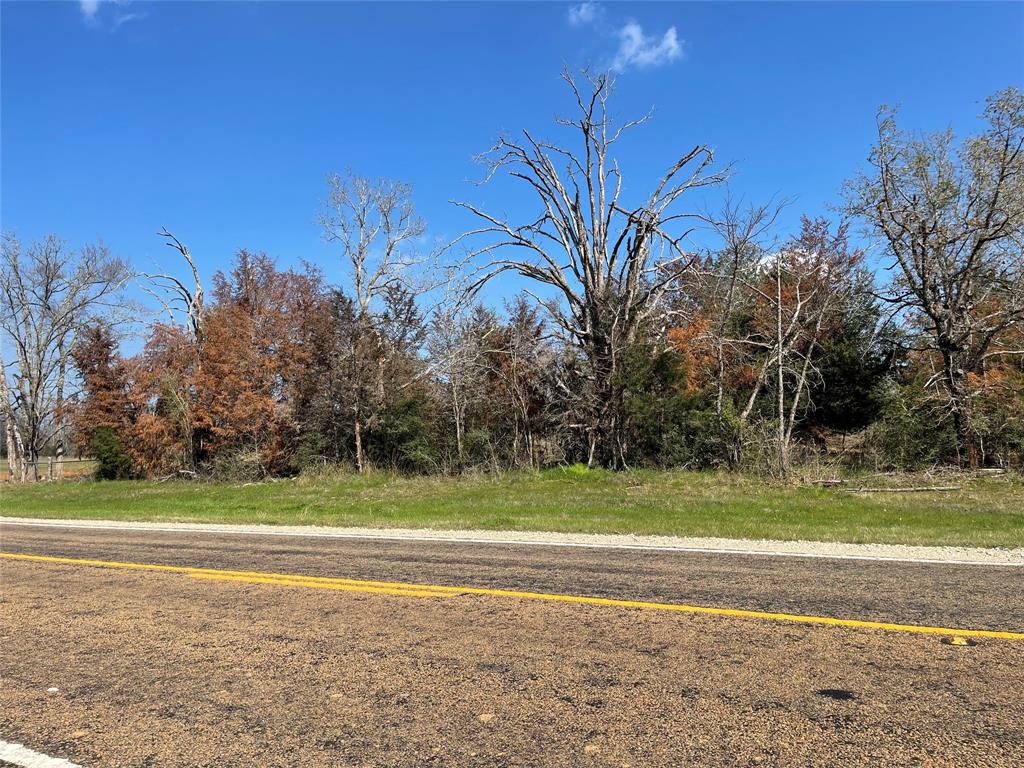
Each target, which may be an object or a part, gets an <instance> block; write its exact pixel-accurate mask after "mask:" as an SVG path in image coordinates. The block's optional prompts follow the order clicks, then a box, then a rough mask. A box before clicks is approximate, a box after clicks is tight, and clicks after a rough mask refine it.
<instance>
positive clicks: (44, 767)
mask: <svg viewBox="0 0 1024 768" xmlns="http://www.w3.org/2000/svg"><path fill="white" fill-rule="evenodd" d="M0 760H4V761H5V762H8V763H14V764H15V765H20V766H22V767H23V768H82V766H80V765H78V764H77V763H72V762H71V761H70V760H65V759H64V758H62V757H50V756H49V755H44V754H43V753H42V752H36V751H35V750H32V749H29V748H28V747H26V746H25V745H23V744H15V743H13V742H10V741H4V740H3V739H0Z"/></svg>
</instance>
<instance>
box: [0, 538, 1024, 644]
mask: <svg viewBox="0 0 1024 768" xmlns="http://www.w3.org/2000/svg"><path fill="white" fill-rule="evenodd" d="M0 557H6V558H10V559H12V560H28V561H32V562H41V563H60V564H66V565H91V566H98V567H104V568H130V569H136V570H144V571H161V572H165V573H182V574H186V575H188V576H192V577H194V578H198V579H204V580H213V581H232V582H242V583H252V584H278V585H282V586H300V587H310V588H319V589H338V590H347V591H358V592H376V593H380V594H387V595H406V596H413V597H444V596H452V595H458V594H471V595H495V596H500V597H514V598H522V599H530V600H549V601H557V602H564V603H577V604H583V605H608V606H616V607H620V608H645V609H650V610H659V611H677V612H681V613H695V614H704V615H710V616H730V617H734V618H743V619H768V620H771V621H787V622H797V623H801V624H822V625H827V626H833V627H850V628H854V629H881V630H887V631H890V632H914V633H919V634H930V635H960V636H961V637H990V638H997V639H1000V640H1024V633H1022V632H1000V631H995V630H988V629H956V628H952V627H932V626H927V625H918V624H892V623H888V622H882V621H862V620H859V619H836V618H832V617H829V616H805V615H803V614H795V613H771V612H768V611H748V610H743V609H740V608H710V607H707V606H701V605H681V604H677V603H652V602H645V601H639V600H617V599H614V598H610V597H585V596H582V595H562V594H557V593H550V592H520V591H517V590H511V589H487V588H484V587H447V586H441V585H431V584H410V583H406V582H396V581H364V580H360V579H340V578H332V577H326V576H303V575H301V574H286V573H265V572H261V571H230V570H221V569H217V568H192V567H188V566H181V565H159V564H155V563H124V562H118V561H113V560H88V559H80V558H72V557H51V556H49V555H27V554H18V553H8V552H0Z"/></svg>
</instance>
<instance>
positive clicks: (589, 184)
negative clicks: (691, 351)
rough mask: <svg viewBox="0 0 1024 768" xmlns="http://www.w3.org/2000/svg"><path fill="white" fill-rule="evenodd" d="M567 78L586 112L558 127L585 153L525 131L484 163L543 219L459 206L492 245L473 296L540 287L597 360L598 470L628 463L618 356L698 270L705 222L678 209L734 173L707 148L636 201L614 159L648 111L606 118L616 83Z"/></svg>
mask: <svg viewBox="0 0 1024 768" xmlns="http://www.w3.org/2000/svg"><path fill="white" fill-rule="evenodd" d="M563 78H564V80H565V81H566V83H567V84H568V86H569V88H570V90H571V92H572V95H573V97H574V100H575V106H576V108H577V110H578V111H577V116H576V117H575V118H574V119H568V118H566V119H559V120H557V123H558V125H560V126H562V127H566V128H570V129H572V130H573V131H574V133H575V134H576V138H577V144H576V145H575V146H566V145H560V144H555V143H550V142H546V141H542V140H539V139H537V138H535V137H534V136H533V134H531V133H530V132H529V131H523V133H522V137H521V139H513V138H502V139H500V140H499V141H498V143H497V144H496V145H495V146H494V147H493V148H492V149H491V150H490V152H488V153H486V154H485V155H484V158H485V159H486V160H487V162H488V163H489V174H488V178H490V177H492V176H493V175H495V174H497V173H499V172H501V171H505V172H507V173H508V174H509V175H510V176H511V177H513V178H516V179H518V180H520V181H522V182H524V183H525V184H526V185H527V186H528V187H529V189H530V190H531V191H532V193H533V194H534V195H535V196H536V200H537V202H538V203H539V211H538V214H537V216H536V217H535V218H532V219H528V220H525V221H522V222H514V221H510V220H508V219H506V218H504V217H502V216H500V215H497V214H492V213H488V212H486V211H484V210H482V209H480V208H478V207H477V206H475V205H472V204H469V203H465V202H458V203H456V205H459V206H460V207H462V208H464V209H466V210H468V211H470V212H471V213H472V214H473V215H474V216H476V217H477V218H479V219H481V220H482V221H483V222H484V224H483V225H482V226H481V227H480V228H478V229H475V230H473V231H471V232H468V233H466V234H465V235H463V238H471V239H472V240H473V241H475V242H480V241H484V243H483V244H482V245H477V246H474V247H473V250H472V255H473V256H474V257H477V258H480V259H482V260H483V262H484V263H482V264H481V265H480V266H479V268H478V271H477V272H476V279H475V281H474V282H473V283H472V289H473V290H477V289H479V288H480V287H481V286H482V285H483V284H484V283H486V282H487V281H489V280H491V279H493V278H494V277H496V276H497V275H500V274H502V273H505V272H513V273H517V274H519V275H521V276H523V277H525V278H528V279H529V280H531V281H533V282H534V284H535V285H536V290H531V291H528V293H529V294H530V295H531V296H533V297H534V298H535V299H536V301H538V302H539V303H540V304H541V305H542V306H543V307H544V308H545V309H546V310H547V312H548V314H549V315H550V317H551V319H552V321H553V323H554V325H555V326H556V328H557V330H558V332H559V333H560V335H561V336H562V337H563V338H564V339H565V340H566V341H567V342H568V343H570V344H572V345H574V346H576V347H577V348H578V349H579V350H580V351H581V353H582V354H583V356H584V358H585V360H586V363H587V373H586V378H587V381H586V382H585V383H586V388H587V389H588V391H589V395H590V397H589V398H588V401H589V406H588V408H587V411H588V413H587V414H585V422H586V427H585V429H586V441H587V443H588V446H589V449H588V463H591V464H592V463H594V462H595V461H598V462H600V463H602V464H605V465H608V466H612V467H623V466H625V464H626V454H627V446H626V444H625V429H624V424H623V402H622V392H621V391H619V390H620V387H619V386H618V385H617V383H616V379H617V374H618V372H619V367H620V357H621V355H622V353H623V351H624V350H625V349H626V348H627V347H629V346H631V345H633V344H635V343H636V342H637V341H638V340H639V336H640V334H641V333H642V330H643V329H644V327H645V323H647V322H648V321H649V320H650V319H651V318H653V317H654V316H655V315H656V314H657V312H659V311H660V309H661V303H662V299H663V298H664V297H665V294H666V293H667V292H668V291H669V290H670V289H671V287H672V286H673V285H674V284H676V283H677V282H678V281H679V280H680V279H681V278H682V276H684V275H685V274H686V273H687V268H688V267H689V266H690V265H691V264H692V263H693V260H694V256H693V254H692V253H691V252H689V251H688V250H687V248H686V246H685V239H686V236H687V234H688V233H689V231H690V230H689V229H688V228H687V227H686V225H685V224H686V221H687V220H688V219H694V218H698V217H697V215H696V214H690V213H685V212H680V211H678V209H677V205H678V203H679V202H680V200H681V198H682V197H683V196H684V194H685V193H687V192H689V191H690V190H693V189H698V188H701V187H707V186H710V185H713V184H718V183H719V182H721V181H723V180H724V178H725V176H726V173H725V171H711V170H710V168H711V165H712V161H713V157H714V153H713V152H712V150H711V149H710V148H709V147H707V146H705V145H697V146H695V147H693V149H691V150H689V151H688V152H686V153H684V154H683V155H682V156H681V157H679V159H678V160H676V161H675V162H674V163H673V164H672V165H671V166H670V167H669V169H668V171H667V172H666V173H665V174H664V176H663V177H662V178H661V180H660V181H659V182H658V183H657V185H656V186H655V187H654V189H653V190H652V192H651V193H650V194H649V195H648V196H647V197H646V199H643V200H639V201H636V202H635V203H633V204H627V203H626V202H625V201H623V200H622V198H621V192H622V174H621V173H620V169H619V166H618V163H617V162H616V161H615V160H614V158H612V157H611V156H610V152H611V150H612V148H613V146H614V145H615V143H616V142H617V141H618V140H619V138H620V137H621V136H622V135H623V132H624V131H626V130H627V129H629V128H632V127H634V126H637V125H640V124H642V123H644V122H646V121H647V119H648V118H649V117H650V115H649V114H648V115H647V116H645V117H643V118H640V119H638V120H632V121H628V122H625V123H622V124H616V123H615V122H614V121H613V120H612V119H611V117H610V116H609V114H608V98H609V96H610V94H611V91H612V80H611V77H610V76H609V75H604V74H602V75H590V74H586V73H585V75H584V77H583V79H582V82H581V81H578V80H577V79H576V78H574V77H573V76H572V75H571V74H570V73H568V72H566V73H564V74H563Z"/></svg>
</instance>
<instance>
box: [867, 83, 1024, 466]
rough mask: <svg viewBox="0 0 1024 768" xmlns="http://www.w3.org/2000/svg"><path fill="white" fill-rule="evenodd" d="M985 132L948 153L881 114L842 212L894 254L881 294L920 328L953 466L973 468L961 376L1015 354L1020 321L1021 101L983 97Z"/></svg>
mask: <svg viewBox="0 0 1024 768" xmlns="http://www.w3.org/2000/svg"><path fill="white" fill-rule="evenodd" d="M984 117H985V119H986V121H987V127H986V128H985V130H984V131H982V132H981V133H979V134H978V135H976V136H971V137H969V138H967V139H966V140H965V141H964V142H963V143H962V144H961V145H960V146H959V148H957V147H955V146H954V137H953V134H952V131H948V130H947V131H945V132H942V133H937V134H927V135H913V134H909V133H906V132H904V131H901V130H899V129H898V128H897V126H896V113H895V111H894V110H889V109H883V110H882V111H881V112H880V113H879V118H878V143H877V144H876V145H875V147H874V148H873V149H872V151H871V155H870V158H869V162H870V166H871V169H870V171H868V172H867V173H864V174H861V175H860V176H859V177H858V178H856V179H854V180H853V181H852V182H850V183H849V185H848V189H847V192H848V194H847V209H848V210H849V211H850V212H851V213H853V214H855V215H857V216H859V217H861V218H862V219H863V220H864V221H865V222H866V223H867V225H868V226H869V227H870V229H871V230H872V231H873V232H875V233H877V234H878V235H880V236H881V239H882V242H883V243H884V245H885V248H886V250H887V252H888V253H889V255H890V256H892V257H893V259H894V264H893V269H894V272H895V274H894V278H893V281H892V286H891V291H890V292H889V294H888V295H887V296H886V297H885V299H886V300H887V301H889V302H891V303H892V304H893V305H895V306H896V307H897V309H903V310H906V311H908V313H909V314H910V319H911V322H915V323H918V324H919V325H920V326H922V327H923V328H924V329H925V334H924V336H923V339H922V341H923V347H922V348H923V350H925V351H929V352H933V353H935V354H936V355H937V357H938V358H939V360H940V361H941V363H940V370H939V373H938V375H936V376H935V377H934V378H933V380H932V382H930V383H931V384H934V385H936V386H937V387H938V388H939V391H940V392H942V394H943V395H944V397H945V398H946V400H947V402H948V406H949V409H950V411H951V413H952V416H953V421H954V425H955V428H956V434H957V443H958V452H959V454H960V460H961V461H962V462H964V463H966V464H967V465H969V466H972V467H973V466H976V465H977V464H978V462H979V445H978V436H977V433H976V430H975V426H974V423H973V413H972V411H973V408H972V399H973V396H972V391H971V384H970V379H969V377H970V375H971V374H973V373H978V372H982V371H983V370H984V367H985V363H986V360H988V359H990V358H992V357H996V356H1004V355H1019V354H1024V349H1019V348H1016V347H1007V346H1005V345H1004V344H1003V340H1004V339H1006V338H1009V337H1010V335H1011V334H1010V333H1009V332H1010V331H1011V329H1013V327H1014V326H1018V325H1019V324H1020V323H1021V322H1022V321H1024V257H1022V248H1021V246H1022V241H1024V94H1022V93H1021V92H1020V91H1019V90H1017V89H1016V88H1008V89H1006V90H1004V91H1000V92H998V93H996V94H995V95H993V96H992V97H990V98H989V99H988V100H987V102H986V107H985V112H984Z"/></svg>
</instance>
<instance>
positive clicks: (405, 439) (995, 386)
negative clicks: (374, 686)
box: [0, 74, 1024, 480]
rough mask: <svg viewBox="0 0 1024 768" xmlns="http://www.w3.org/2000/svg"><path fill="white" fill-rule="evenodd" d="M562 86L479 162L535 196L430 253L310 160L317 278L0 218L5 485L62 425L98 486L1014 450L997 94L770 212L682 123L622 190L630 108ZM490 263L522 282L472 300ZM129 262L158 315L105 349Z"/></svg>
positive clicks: (962, 459) (386, 206)
mask: <svg viewBox="0 0 1024 768" xmlns="http://www.w3.org/2000/svg"><path fill="white" fill-rule="evenodd" d="M565 81H566V84H567V86H568V93H569V96H570V104H571V108H572V115H573V116H572V117H570V118H564V119H559V120H558V121H557V125H558V128H559V135H560V136H562V137H563V139H564V140H563V141H561V142H554V141H552V140H548V139H542V138H539V137H538V136H536V135H535V134H534V133H533V132H531V131H529V130H526V131H523V132H522V133H521V134H520V135H519V136H518V137H504V138H502V139H501V140H500V141H498V142H497V144H495V145H494V147H493V148H492V149H491V150H490V152H489V153H487V155H486V156H485V157H486V163H487V171H488V178H491V177H494V176H498V175H507V176H508V177H510V178H511V179H512V180H513V181H514V182H516V183H519V184H520V185H521V187H522V188H523V190H524V191H525V193H526V194H527V195H528V198H529V199H531V200H532V201H533V204H534V206H535V209H534V211H535V212H534V214H533V215H528V216H524V217H523V218H516V219H510V218H508V217H506V216H504V215H501V214H498V213H495V212H491V211H488V210H484V209H482V208H480V207H477V206H475V205H472V204H469V203H457V205H459V206H460V207H461V208H462V209H464V210H465V211H466V213H467V216H468V217H470V218H472V219H474V220H475V221H477V222H478V226H476V227H475V228H473V229H471V230H470V231H468V232H466V233H465V234H464V235H462V236H461V237H459V238H457V239H456V240H455V241H454V242H451V243H448V244H446V245H445V246H443V247H434V246H432V245H431V244H430V240H429V239H428V228H427V224H426V223H425V222H424V221H423V220H422V219H421V218H420V217H419V216H418V215H417V214H416V211H415V208H414V205H413V199H412V190H411V189H410V187H409V186H408V185H406V184H404V183H402V182H398V181H391V180H373V179H369V178H364V177H361V176H358V175H355V174H352V173H349V174H345V175H341V174H336V175H332V176H330V177H329V178H328V198H327V202H326V204H325V205H324V208H323V211H322V214H321V217H320V223H321V226H322V229H323V233H324V236H325V238H326V240H327V241H328V242H329V243H330V244H331V245H332V246H333V247H334V249H335V250H336V252H337V254H338V257H339V259H340V260H341V262H342V264H343V266H344V268H345V280H344V282H343V284H342V285H332V284H330V283H329V282H328V281H327V280H326V279H325V277H324V275H323V273H322V272H321V270H320V269H319V268H318V267H317V266H315V265H312V264H306V263H303V265H302V266H301V267H299V268H290V269H282V268H280V267H279V266H278V265H277V264H276V263H275V261H274V260H273V259H271V258H270V257H268V256H267V255H266V254H265V253H262V252H256V251H248V250H241V251H239V252H238V253H237V254H236V255H235V257H234V259H233V261H232V263H231V265H230V267H229V268H228V269H226V270H224V271H222V272H218V273H217V274H215V275H214V276H213V277H212V279H210V280H209V281H208V285H204V276H203V275H201V273H200V270H199V269H198V268H197V266H196V262H195V260H194V258H193V256H192V254H191V252H190V250H189V248H188V246H187V245H186V244H185V243H184V242H182V241H181V240H179V239H178V238H177V237H176V236H175V235H174V234H172V233H171V232H169V231H167V230H163V231H162V232H161V233H160V234H161V236H162V237H163V238H164V239H165V242H166V243H167V245H169V246H170V247H171V249H172V252H173V253H174V254H175V258H176V259H178V260H180V262H181V266H183V267H185V271H186V273H187V275H188V277H187V278H181V277H178V276H176V275H175V271H174V270H172V271H169V272H166V273H152V274H137V273H136V272H135V270H133V269H132V268H131V266H130V265H129V264H127V263H126V262H124V261H123V260H121V259H118V258H116V257H114V256H113V255H112V254H110V252H109V251H108V250H107V249H106V248H104V247H103V246H100V245H89V246H85V247H83V248H81V249H79V250H77V251H75V250H71V249H69V248H68V247H67V245H66V244H65V243H64V242H62V241H61V240H59V239H58V238H57V237H55V236H49V237H47V238H45V239H44V240H42V241H39V242H35V243H32V244H29V245H28V246H27V247H23V245H22V244H21V243H20V241H19V240H18V239H17V238H16V237H15V236H14V235H12V234H7V235H5V236H4V239H3V247H2V261H0V322H2V334H0V335H2V337H3V339H2V340H3V346H2V348H0V349H2V352H3V360H2V362H3V370H4V375H3V376H0V382H2V389H0V409H2V411H0V419H2V421H3V428H4V436H5V440H4V450H5V453H6V456H7V459H8V462H9V465H10V468H11V476H12V478H13V479H17V480H30V479H35V478H37V477H38V473H39V460H40V457H41V456H43V455H46V454H51V455H55V456H56V458H57V462H58V463H57V466H58V474H59V472H60V460H61V457H62V456H63V455H64V454H65V452H66V451H67V450H68V449H69V448H70V447H73V449H74V450H76V451H77V452H79V453H81V454H84V455H88V456H92V457H95V458H96V459H97V460H98V461H99V470H98V472H99V474H100V476H102V477H111V478H123V477H170V476H179V475H185V476H204V475H212V476H218V477H226V478H239V479H242V478H244V479H250V478H251V479H258V478H262V477H266V476H277V475H289V474H294V473H298V472H301V471H304V470H308V469H310V468H315V467H319V466H328V465H330V466H334V465H349V466H352V467H354V468H355V469H356V470H357V471H360V472H362V471H366V470H367V469H369V468H371V467H386V468H393V469H397V470H400V471H407V472H459V471H464V470H469V469H487V470H493V471H502V470H506V469H515V468H537V467H542V466H545V465H551V464H557V463H574V462H581V463H585V464H587V465H589V466H604V467H609V468H614V469H626V468H630V467H640V466H656V467H691V468H704V467H728V468H731V469H736V470H741V469H755V470H758V471H763V472H767V473H771V474H773V475H775V476H778V477H783V478H785V477H788V476H790V475H792V474H793V473H794V472H795V471H797V470H798V469H799V468H800V467H801V466H804V465H805V464H806V463H807V462H817V463H820V462H821V461H841V462H849V463H854V464H856V463H862V464H869V465H872V466H876V467H881V468H887V469H890V468H891V469H911V468H915V467H920V466H925V465H930V464H934V463H954V464H958V465H961V466H965V467H978V466H982V465H1000V466H1018V467H1019V466H1020V465H1021V463H1022V457H1024V422H1022V416H1024V257H1022V241H1024V181H1022V179H1024V175H1022V170H1024V151H1022V150H1024V95H1022V94H1021V92H1020V91H1018V90H1016V89H1014V88H1009V89H1006V90H1004V91H1001V92H998V93H996V94H995V95H993V96H991V97H990V98H989V99H988V100H987V101H986V106H985V109H984V114H983V118H984V127H983V129H982V130H981V131H980V132H978V133H977V134H975V135H971V136H968V137H966V138H963V139H962V140H958V139H957V138H956V137H955V136H954V135H953V134H952V132H950V131H945V132H941V133H930V134H925V133H919V132H908V131H905V130H902V129H901V128H899V127H898V124H897V119H896V118H897V115H896V113H895V111H893V110H883V111H881V112H880V113H879V116H878V138H877V142H876V143H875V145H874V146H873V147H872V148H871V150H870V154H869V158H868V163H867V166H866V167H865V168H864V169H863V170H861V171H860V172H859V173H857V174H856V175H855V176H854V177H853V178H851V179H850V180H849V181H848V182H847V183H846V184H845V186H844V189H843V197H842V200H841V202H840V203H839V204H837V205H836V206H835V214H834V216H833V217H832V218H827V217H826V218H822V217H816V218H808V217H803V218H802V219H801V224H800V226H799V228H798V230H797V231H795V232H792V233H785V232H781V231H780V227H779V224H778V222H779V220H780V213H781V211H782V210H783V208H784V207H785V206H787V205H789V204H790V203H788V202H786V201H782V202H778V201H773V202H769V203H765V204H755V205H750V204H744V203H743V202H742V201H737V200H735V199H733V198H731V197H730V196H729V195H728V194H726V195H725V198H726V202H725V203H724V204H722V205H720V206H718V207H717V208H715V209H709V208H708V207H707V206H706V205H704V206H702V202H703V201H704V200H706V197H705V196H701V195H700V190H706V189H709V188H715V187H720V186H722V185H725V184H726V183H727V180H728V177H729V175H730V169H729V168H728V167H723V166H720V165H718V164H716V161H715V157H714V152H713V151H712V149H711V148H710V147H709V146H707V145H697V146H694V147H692V148H688V149H686V151H683V152H681V153H679V154H678V155H677V156H673V157H670V158H668V162H667V167H666V170H665V172H664V174H663V175H662V176H661V177H660V178H659V179H658V180H657V181H656V182H655V183H654V184H652V185H651V189H650V190H649V192H648V193H646V194H644V195H637V194H636V191H635V190H636V187H635V186H630V187H627V186H626V185H625V184H624V170H623V169H621V168H620V166H619V164H618V162H617V161H616V159H615V155H614V152H615V145H616V142H618V141H619V140H620V138H621V137H622V136H623V135H624V133H626V132H628V131H631V130H633V129H635V128H637V127H639V126H640V125H642V124H643V123H644V122H646V121H647V119H649V116H647V117H643V118H641V119H639V120H634V121H627V122H616V121H615V120H614V119H613V118H612V116H611V113H610V110H609V98H610V96H611V92H612V82H611V80H610V78H609V77H607V76H604V75H589V74H584V75H582V76H579V77H574V76H571V75H569V74H566V75H565ZM627 189H629V190H631V192H630V194H627V193H626V190H627ZM698 230H699V231H700V232H701V233H702V235H703V236H704V239H705V240H706V241H708V242H709V243H710V244H709V245H707V246H705V247H701V248H696V247H694V246H693V245H692V244H691V242H692V240H693V237H692V236H693V235H694V233H695V231H698ZM858 235H863V236H864V237H862V238H858V237H857V236H858ZM858 242H865V243H867V245H866V246H865V247H860V246H858V245H857V243H858ZM865 248H866V249H867V250H866V249H865ZM869 255H871V256H873V257H875V258H876V259H879V260H880V262H879V263H881V264H882V268H881V269H876V270H872V269H869V268H868V264H867V259H868V256H869ZM178 271H179V272H180V270H178ZM503 274H514V275H517V276H518V278H519V280H518V284H522V285H524V286H525V287H524V288H523V289H522V290H521V291H519V292H518V293H517V294H516V295H514V296H512V297H510V298H508V299H507V300H506V301H505V303H504V305H503V306H501V307H494V306H488V305H486V304H484V303H482V302H481V301H479V300H478V296H479V295H480V291H481V290H482V289H483V287H484V286H486V285H488V284H490V283H491V282H492V281H494V280H495V279H496V278H498V277H499V276H500V275H503ZM133 280H135V281H138V283H139V284H140V285H141V286H142V287H143V289H144V290H145V291H146V292H147V293H148V294H149V295H150V296H151V297H152V299H153V301H154V302H155V304H156V306H157V307H158V308H159V314H158V315H157V316H155V317H153V318H152V319H151V320H150V321H149V322H148V323H147V324H146V327H145V331H144V333H143V344H142V349H141V351H140V352H138V353H137V354H133V355H130V356H126V355H124V354H122V352H121V351H120V350H121V347H122V341H123V331H122V329H123V328H124V327H125V326H124V321H125V320H127V319H129V317H130V316H131V315H132V314H133V313H132V312H131V307H130V306H129V305H127V304H126V302H125V301H124V294H125V288H126V286H127V285H128V284H129V282H131V281H133Z"/></svg>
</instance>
